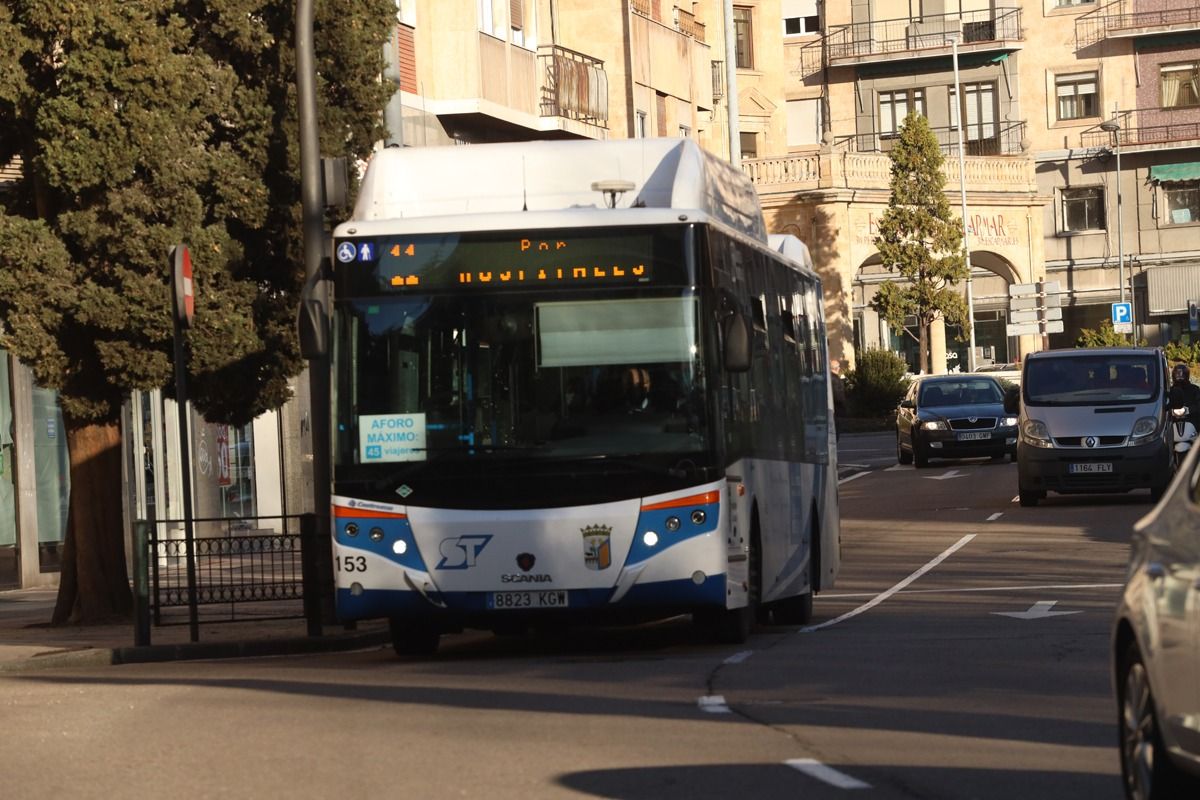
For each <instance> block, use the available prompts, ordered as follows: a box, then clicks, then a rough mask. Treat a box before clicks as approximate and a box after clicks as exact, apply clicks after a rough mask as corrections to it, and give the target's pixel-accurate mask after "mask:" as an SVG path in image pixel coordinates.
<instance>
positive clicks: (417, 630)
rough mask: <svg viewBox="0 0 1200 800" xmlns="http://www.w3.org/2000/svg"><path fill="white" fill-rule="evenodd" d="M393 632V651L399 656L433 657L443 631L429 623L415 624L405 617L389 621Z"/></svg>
mask: <svg viewBox="0 0 1200 800" xmlns="http://www.w3.org/2000/svg"><path fill="white" fill-rule="evenodd" d="M388 628H390V629H391V632H392V649H393V650H395V651H396V655H398V656H431V655H433V654H434V653H436V652H437V649H438V641H439V640H440V639H441V638H442V634H441V631H439V630H438V629H437V628H435V627H433V626H432V625H430V624H428V623H422V622H414V621H413V620H410V619H404V618H403V617H392V618H391V619H389V620H388Z"/></svg>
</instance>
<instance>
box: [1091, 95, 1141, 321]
mask: <svg viewBox="0 0 1200 800" xmlns="http://www.w3.org/2000/svg"><path fill="white" fill-rule="evenodd" d="M1115 114H1116V112H1114V116H1113V118H1112V119H1110V120H1108V121H1107V122H1101V123H1100V130H1102V131H1108V132H1109V133H1111V134H1112V135H1113V141H1114V145H1113V151H1114V152H1115V153H1116V156H1117V283H1118V284H1119V285H1120V287H1121V302H1122V303H1124V302H1125V215H1124V213H1123V212H1122V210H1121V123H1119V122H1117V119H1116V116H1115ZM1129 319H1130V328H1131V333H1132V334H1133V342H1134V344H1137V328H1136V326H1135V322H1134V318H1133V314H1130V315H1129Z"/></svg>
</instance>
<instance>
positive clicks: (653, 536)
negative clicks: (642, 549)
mask: <svg viewBox="0 0 1200 800" xmlns="http://www.w3.org/2000/svg"><path fill="white" fill-rule="evenodd" d="M642 543H643V544H645V545H646V547H654V546H656V545H657V544H658V534H657V533H655V532H654V531H646V532H645V533H643V534H642Z"/></svg>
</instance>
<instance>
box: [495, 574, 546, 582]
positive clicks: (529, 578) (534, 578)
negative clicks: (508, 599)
mask: <svg viewBox="0 0 1200 800" xmlns="http://www.w3.org/2000/svg"><path fill="white" fill-rule="evenodd" d="M553 581H554V578H552V577H550V576H549V575H521V574H519V573H509V574H508V575H501V576H500V582H501V583H552V582H553Z"/></svg>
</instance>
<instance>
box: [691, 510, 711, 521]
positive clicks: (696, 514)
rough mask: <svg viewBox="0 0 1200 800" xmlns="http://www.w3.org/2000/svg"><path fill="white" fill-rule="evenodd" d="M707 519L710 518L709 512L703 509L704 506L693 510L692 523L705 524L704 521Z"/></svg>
mask: <svg viewBox="0 0 1200 800" xmlns="http://www.w3.org/2000/svg"><path fill="white" fill-rule="evenodd" d="M707 519H708V514H705V513H704V509H702V508H697V509H696V510H695V511H693V512H692V524H693V525H703V524H704V521H705V520H707Z"/></svg>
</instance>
